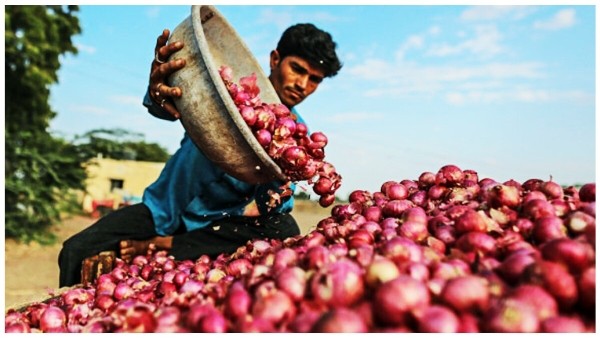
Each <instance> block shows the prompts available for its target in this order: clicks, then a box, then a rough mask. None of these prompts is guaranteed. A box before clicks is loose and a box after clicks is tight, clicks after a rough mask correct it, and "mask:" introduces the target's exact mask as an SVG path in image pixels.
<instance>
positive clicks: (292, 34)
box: [277, 23, 342, 77]
mask: <svg viewBox="0 0 600 338" xmlns="http://www.w3.org/2000/svg"><path fill="white" fill-rule="evenodd" d="M336 46H337V45H336V43H335V42H334V41H333V40H332V39H331V35H330V34H329V33H327V32H325V31H323V30H321V29H319V28H317V27H316V26H315V25H313V24H311V23H299V24H296V25H293V26H291V27H289V28H288V29H286V30H285V31H284V32H283V34H282V35H281V39H279V43H278V44H277V52H278V53H279V56H280V57H281V59H282V60H283V59H284V58H285V57H286V56H298V57H301V58H303V59H306V60H307V61H308V62H309V63H311V64H312V65H314V66H317V67H319V68H321V69H322V70H323V72H324V75H325V77H332V76H335V75H336V74H337V73H338V71H339V70H340V69H341V68H342V63H341V62H340V60H339V59H338V56H337V54H336V53H335V48H336Z"/></svg>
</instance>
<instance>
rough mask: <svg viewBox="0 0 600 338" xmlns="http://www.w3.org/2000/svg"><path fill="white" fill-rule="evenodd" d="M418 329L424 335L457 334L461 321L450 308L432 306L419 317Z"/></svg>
mask: <svg viewBox="0 0 600 338" xmlns="http://www.w3.org/2000/svg"><path fill="white" fill-rule="evenodd" d="M417 327H418V330H419V332H422V333H456V332H458V330H459V328H460V321H459V319H458V317H457V316H456V314H455V313H454V312H453V311H452V310H450V309H449V308H447V307H445V306H441V305H431V306H429V307H427V308H426V309H425V310H423V311H422V312H420V313H419V314H418V315H417Z"/></svg>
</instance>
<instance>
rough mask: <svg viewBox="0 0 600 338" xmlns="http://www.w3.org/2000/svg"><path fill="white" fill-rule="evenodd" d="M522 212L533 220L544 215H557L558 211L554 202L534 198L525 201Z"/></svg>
mask: <svg viewBox="0 0 600 338" xmlns="http://www.w3.org/2000/svg"><path fill="white" fill-rule="evenodd" d="M522 213H523V215H525V216H526V217H529V218H530V219H532V220H536V219H538V218H542V217H556V211H555V210H554V206H553V205H552V203H550V202H548V201H547V200H542V199H534V200H530V201H528V202H526V203H524V204H523V210H522Z"/></svg>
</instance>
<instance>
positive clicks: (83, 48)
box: [76, 43, 96, 54]
mask: <svg viewBox="0 0 600 338" xmlns="http://www.w3.org/2000/svg"><path fill="white" fill-rule="evenodd" d="M76 47H77V50H78V51H79V52H84V53H87V54H95V53H96V47H94V46H88V45H85V44H82V43H76Z"/></svg>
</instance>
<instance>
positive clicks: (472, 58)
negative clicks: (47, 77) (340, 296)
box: [51, 5, 596, 197]
mask: <svg viewBox="0 0 600 338" xmlns="http://www.w3.org/2000/svg"><path fill="white" fill-rule="evenodd" d="M216 7H217V9H218V10H219V11H220V12H221V13H222V14H223V15H224V16H225V17H226V18H227V19H228V21H229V22H230V23H231V24H232V26H233V27H234V28H235V29H236V31H237V32H238V33H239V35H240V36H241V37H242V39H243V40H244V41H245V42H246V44H247V45H248V46H249V47H250V49H251V50H252V52H253V54H254V56H255V58H256V59H257V60H258V61H259V62H260V63H261V65H262V66H263V68H264V69H267V60H268V55H269V52H270V51H271V49H272V48H274V46H275V45H276V43H277V40H278V39H279V37H280V34H281V32H282V31H283V30H284V29H285V28H286V27H288V26H289V25H291V24H294V23H297V22H312V23H314V24H315V25H317V26H318V27H320V28H323V29H325V30H327V31H329V32H330V33H331V34H332V35H333V37H334V40H335V41H336V42H337V44H338V54H339V55H340V58H341V59H342V61H343V62H344V67H343V69H342V70H341V71H340V73H339V74H338V76H336V77H334V78H332V79H326V80H325V81H324V83H323V84H322V85H321V87H320V88H319V90H318V91H317V92H316V93H315V94H314V95H313V96H311V97H309V98H308V99H307V100H306V102H304V103H302V104H301V105H299V106H298V107H297V109H298V111H299V112H300V113H301V114H302V116H303V117H304V119H305V120H307V122H308V123H309V125H310V127H311V130H313V131H323V132H324V133H325V134H326V135H327V136H328V137H329V139H330V144H329V145H328V146H327V147H326V156H327V157H326V159H327V160H328V161H329V162H331V163H333V164H334V165H335V166H336V168H337V171H338V172H339V173H340V174H341V175H342V176H343V178H344V180H343V184H342V188H341V189H340V190H339V193H340V195H342V196H344V195H346V196H347V194H348V193H349V192H351V191H353V190H355V189H363V190H369V191H375V190H378V189H379V188H380V186H381V184H382V183H383V182H385V181H388V180H396V181H400V180H402V179H417V178H418V177H419V175H420V174H421V173H422V172H424V171H432V172H436V171H437V170H438V169H439V168H440V167H441V166H443V165H446V164H455V165H458V166H459V167H460V168H462V169H473V170H476V171H477V172H478V173H479V174H480V177H491V178H494V179H496V180H498V181H505V180H509V179H515V180H517V181H521V182H523V181H525V180H527V179H529V178H540V179H545V180H546V179H550V177H552V179H553V180H554V181H556V182H559V183H561V184H566V185H569V184H576V183H587V182H594V181H595V172H596V170H595V164H596V157H595V155H596V147H595V146H596V139H595V129H596V119H595V107H596V106H595V102H596V95H595V92H596V89H595V85H596V78H595V72H596V68H595V59H596V57H595V51H596V39H595V31H596V26H595V19H596V13H595V7H593V6H589V5H588V6H585V5H568V6H561V5H549V6H478V7H471V6H407V5H395V6H384V5H379V6H358V5H338V6H301V5H294V6H270V5H269V6H268V5H260V6H259V5H253V6H233V5H217V6H216ZM189 14H190V6H187V5H179V6H115V5H111V6H107V5H80V12H79V18H80V23H81V27H82V29H83V32H82V34H81V35H79V36H76V37H75V38H74V41H75V43H76V44H77V46H78V48H79V54H78V55H77V56H71V55H69V56H67V57H65V58H64V59H63V62H62V65H63V66H62V68H61V70H60V73H59V76H60V83H59V84H57V85H56V86H54V87H53V88H52V94H51V105H52V107H53V108H54V109H55V111H56V112H58V115H57V117H56V118H55V119H54V120H53V121H52V122H51V129H52V130H53V131H54V132H57V133H59V134H61V135H63V136H64V137H66V138H71V137H73V136H74V135H76V134H77V135H81V134H83V133H85V132H87V131H89V130H92V129H97V128H125V129H128V130H131V131H135V132H142V133H144V135H145V139H146V140H147V141H151V142H157V143H159V144H161V145H163V146H164V147H166V148H167V149H168V150H169V151H170V152H174V151H175V150H176V149H177V147H178V144H179V141H180V140H181V137H182V134H183V128H182V126H181V125H180V124H179V123H178V122H174V123H173V122H168V121H163V120H159V119H155V118H153V117H152V116H151V115H149V114H147V113H146V111H145V109H144V107H143V106H142V105H141V100H142V97H143V95H144V93H145V90H146V86H147V83H148V82H147V80H148V75H149V69H150V62H151V60H152V57H153V49H154V45H155V41H156V37H157V36H158V34H160V32H161V31H162V29H163V28H169V29H171V30H173V29H174V28H175V27H176V26H177V25H178V24H179V23H180V22H181V21H182V20H183V19H185V18H186V17H187V16H188V15H189ZM232 66H233V65H232ZM344 197H345V196H344Z"/></svg>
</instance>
